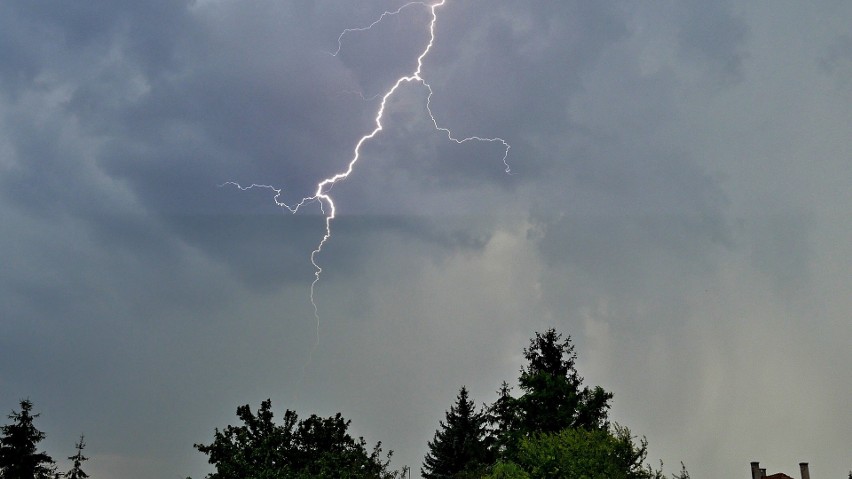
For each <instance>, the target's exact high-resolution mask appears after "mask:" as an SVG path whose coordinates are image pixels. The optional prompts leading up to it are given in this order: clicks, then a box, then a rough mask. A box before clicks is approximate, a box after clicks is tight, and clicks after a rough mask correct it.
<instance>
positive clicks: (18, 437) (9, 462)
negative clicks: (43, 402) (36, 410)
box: [0, 399, 55, 479]
mask: <svg viewBox="0 0 852 479" xmlns="http://www.w3.org/2000/svg"><path fill="white" fill-rule="evenodd" d="M32 408H33V403H32V402H31V401H30V400H29V399H24V400H23V401H21V411H20V412H15V411H12V413H11V414H10V415H9V419H11V420H12V424H8V425H6V426H3V429H2V434H3V435H2V437H0V479H47V478H51V477H53V474H54V473H55V468H54V466H53V464H54V463H53V459H52V458H51V457H50V456H48V455H47V453H45V452H43V451H42V452H38V443H39V442H41V440H42V439H44V437H45V434H44V433H43V432H41V431H39V430H38V429H36V427H35V424H34V423H33V420H34V419H35V418H37V417H38V416H39V415H38V414H33V413H32Z"/></svg>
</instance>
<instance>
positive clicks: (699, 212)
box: [0, 0, 852, 477]
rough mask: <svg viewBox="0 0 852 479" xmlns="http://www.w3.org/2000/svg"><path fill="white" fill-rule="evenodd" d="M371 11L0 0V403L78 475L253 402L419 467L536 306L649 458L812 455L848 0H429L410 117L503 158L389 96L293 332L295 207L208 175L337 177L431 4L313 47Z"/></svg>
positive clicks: (510, 367) (531, 320) (833, 255)
mask: <svg viewBox="0 0 852 479" xmlns="http://www.w3.org/2000/svg"><path fill="white" fill-rule="evenodd" d="M402 3H403V2H390V1H381V2H380V1H369V2H363V1H357V2H339V1H332V0H328V1H298V2H279V1H261V2H252V3H251V4H247V3H244V2H233V1H230V0H198V1H196V2H176V1H175V2H170V1H157V2H143V3H140V2H101V3H91V2H89V3H73V2H72V3H69V2H65V3H57V2H47V1H32V2H24V1H20V2H4V3H2V5H0V27H2V28H0V88H2V91H0V199H2V203H0V222H2V224H3V225H4V226H3V232H2V234H0V250H2V251H3V256H4V260H3V264H2V268H0V304H2V305H3V309H2V311H0V314H2V315H3V317H2V321H0V364H2V365H3V368H2V370H0V399H2V400H3V404H5V406H3V407H7V408H9V407H13V406H14V401H15V400H16V399H18V397H19V396H20V397H23V396H31V397H32V398H33V399H34V400H35V401H36V404H37V406H39V408H40V410H41V411H44V412H45V418H57V419H51V421H54V420H55V421H56V422H48V423H46V424H47V425H49V426H50V428H49V429H48V437H49V439H50V440H52V441H53V440H55V441H56V443H52V444H50V447H51V450H52V451H53V450H56V451H59V450H66V449H67V448H68V445H69V444H71V443H72V441H73V439H74V438H75V437H76V435H77V434H79V433H80V432H81V431H80V429H83V431H82V432H85V433H86V436H87V438H91V444H92V445H91V451H92V456H93V460H92V461H91V464H92V467H93V471H92V472H94V473H93V474H92V475H93V477H97V476H102V477H106V476H109V475H122V476H123V477H160V476H175V475H176V474H177V475H181V477H184V476H186V475H187V474H192V475H193V476H201V475H202V474H203V472H197V471H205V470H206V466H205V465H204V461H203V458H202V457H199V456H200V455H194V452H193V451H192V448H191V444H192V443H194V442H199V441H201V442H203V441H206V440H209V437H210V434H211V433H212V429H213V427H217V426H218V427H222V426H224V425H225V424H228V423H229V422H230V423H233V421H234V418H233V410H234V408H235V407H236V406H237V405H239V404H245V403H247V402H250V403H252V404H253V405H256V404H257V403H258V402H259V401H260V400H262V399H264V398H266V397H270V396H271V397H273V402H274V403H275V405H276V408H277V410H278V411H283V409H284V408H286V407H291V408H296V409H297V410H299V412H300V413H305V414H309V413H314V412H316V413H322V414H325V413H329V414H333V413H334V412H337V411H342V412H344V414H345V415H346V416H347V417H351V418H352V419H353V425H354V426H355V427H356V429H360V431H366V432H367V433H368V439H370V440H371V442H372V441H375V440H383V441H385V443H386V444H388V445H390V446H391V447H393V448H394V449H397V451H398V454H397V455H396V456H395V457H396V458H399V459H400V463H407V464H409V465H413V466H415V470H416V466H417V463H418V461H419V460H420V458H421V457H422V454H423V452H424V448H425V441H426V440H428V439H429V438H430V436H431V433H432V432H433V431H434V428H435V427H436V426H437V421H438V420H439V419H440V417H441V415H442V413H443V411H444V410H445V409H446V408H447V407H448V406H449V403H450V401H451V400H452V397H453V395H454V394H455V392H456V391H457V388H458V387H459V386H460V385H461V384H468V385H469V386H470V387H471V390H472V391H473V392H474V393H475V394H476V397H477V400H478V401H482V402H487V401H490V400H491V399H493V391H494V390H496V388H497V387H498V386H499V382H500V380H502V379H507V380H512V379H513V378H514V376H515V375H516V373H517V370H518V368H519V367H520V366H521V362H522V358H521V355H520V350H521V348H522V347H523V346H524V345H525V344H526V341H527V338H528V337H529V335H530V334H532V332H533V331H534V330H541V329H543V328H545V327H550V326H555V327H557V328H559V329H560V330H563V331H565V332H566V333H567V334H571V335H573V337H574V339H575V341H576V343H577V345H578V351H579V352H580V359H581V361H583V363H582V366H583V368H582V371H583V373H584V375H585V376H586V377H587V378H589V382H590V383H592V384H601V385H603V386H604V387H606V388H607V389H611V390H613V391H615V392H616V398H615V403H614V409H613V413H614V414H615V415H616V416H617V418H618V419H619V420H622V421H624V422H625V423H626V424H627V425H629V426H631V427H633V428H634V430H635V432H637V433H639V434H647V435H648V438H649V440H650V442H651V445H652V455H653V456H654V457H655V458H656V455H657V454H658V451H659V455H660V456H663V457H664V459H665V460H666V461H667V464H677V461H679V460H681V459H684V460H686V462H687V466H688V467H690V470H691V471H693V474H694V475H695V476H700V475H702V474H703V475H712V473H714V471H715V473H717V474H718V473H719V471H723V472H725V473H726V474H727V473H728V472H730V471H738V470H744V469H743V468H744V467H745V466H747V462H748V461H749V460H754V459H760V460H764V459H766V461H767V462H769V456H771V455H773V454H774V455H775V456H773V457H777V456H779V455H782V454H783V455H786V456H789V455H795V454H796V453H797V452H798V451H799V450H802V447H803V446H802V445H801V443H797V442H796V440H795V439H786V440H785V441H786V442H779V441H774V440H773V441H769V440H768V439H767V437H768V438H790V437H793V436H795V435H790V434H789V430H785V429H784V427H782V426H779V425H778V424H780V423H781V422H784V421H779V420H778V417H781V416H784V417H785V418H787V417H789V418H792V419H790V421H792V422H791V424H792V425H793V426H794V427H793V429H790V430H796V429H797V428H802V427H803V428H805V430H812V429H813V430H819V429H822V430H823V433H822V434H820V435H819V436H820V437H830V438H831V440H830V441H828V440H826V442H825V443H824V444H822V443H821V444H820V445H822V446H824V447H823V449H824V450H825V451H831V452H824V453H822V454H823V455H822V456H820V457H821V460H822V461H821V462H822V463H824V464H828V463H830V464H833V465H832V466H831V467H833V468H834V469H837V464H838V460H837V459H836V458H835V459H829V458H828V457H827V456H828V455H829V454H831V453H833V452H834V451H837V450H838V449H836V448H834V447H835V446H836V444H844V443H848V441H846V439H848V438H847V437H846V436H847V435H844V434H845V433H844V432H843V431H840V430H838V429H837V427H836V426H834V425H833V423H836V417H837V416H838V414H841V415H842V411H843V406H844V405H843V404H842V401H841V402H840V403H837V400H836V399H833V398H837V397H847V396H848V394H849V391H848V386H847V384H852V383H850V382H849V381H845V379H844V377H842V375H840V376H838V377H836V378H835V377H831V376H830V375H828V374H820V373H819V371H820V370H826V371H827V370H836V368H832V367H827V365H832V364H834V365H836V364H840V363H843V361H846V360H847V359H848V353H847V352H846V351H847V350H848V348H845V347H844V346H845V345H846V343H848V341H845V339H846V338H847V336H848V327H847V326H848V325H847V324H846V321H845V320H846V319H848V318H847V316H848V314H847V313H848V309H849V307H852V305H850V304H849V303H848V299H847V298H848V297H852V295H848V294H846V293H847V291H846V290H847V289H848V286H845V285H846V283H848V282H845V281H844V279H845V277H846V276H847V275H848V264H847V263H848V261H845V259H844V258H848V257H852V256H850V255H849V254H848V251H846V250H848V247H847V246H846V245H847V244H848V241H845V239H846V238H848V236H849V235H848V234H847V233H848V230H849V224H848V221H847V220H846V218H845V216H844V215H843V214H842V208H841V207H840V205H845V204H848V203H849V202H848V188H846V185H847V184H848V183H849V182H848V181H846V177H847V176H848V169H845V170H844V169H843V168H842V166H844V165H845V163H843V159H844V158H846V157H847V156H848V155H846V153H847V152H848V151H849V147H848V138H847V137H848V135H844V134H843V133H844V131H843V129H842V128H841V127H839V126H838V125H846V124H849V120H850V118H849V109H848V106H847V103H846V102H841V101H837V98H838V96H839V97H841V98H846V95H848V91H847V90H848V84H846V83H844V80H843V78H844V72H846V71H847V70H848V65H849V63H850V62H849V61H848V55H847V54H846V53H845V50H844V48H846V47H847V46H848V43H849V42H848V25H846V23H844V22H842V21H839V20H838V19H842V18H846V17H848V14H845V13H844V11H843V9H842V8H841V7H840V6H837V5H834V6H832V8H831V9H828V7H827V6H824V5H819V6H815V7H813V8H812V7H811V6H809V7H808V8H807V9H805V8H801V11H800V7H798V6H794V5H785V6H784V7H783V8H780V7H775V6H774V4H758V3H751V4H748V5H740V4H737V5H734V4H733V3H731V2H717V3H714V4H712V5H710V4H704V3H699V2H668V3H666V2H659V3H655V4H648V3H634V2H573V1H571V2H552V1H533V2H510V1H507V2H474V1H449V2H447V4H446V5H444V6H443V7H441V8H440V9H439V10H438V15H439V19H438V23H437V25H436V34H437V39H436V42H435V44H434V46H433V49H432V51H431V52H430V54H429V56H428V57H426V58H425V61H424V65H423V71H422V75H423V78H424V79H425V80H426V81H428V82H429V84H430V85H431V86H432V88H433V89H434V96H433V97H432V103H431V107H432V111H433V112H434V114H435V116H436V120H437V122H438V124H439V125H441V126H443V127H447V128H450V129H452V130H453V133H454V135H455V136H456V137H460V138H463V137H467V136H470V135H477V136H481V137H500V138H504V139H505V140H506V141H508V142H509V143H510V144H511V145H512V149H511V151H510V154H509V157H508V162H509V163H510V165H511V166H512V170H513V174H512V175H507V174H506V173H504V171H503V169H504V165H503V164H502V162H501V158H502V154H503V149H502V145H501V144H499V143H496V142H490V143H486V142H469V143H465V144H464V145H457V144H454V143H452V142H450V141H448V140H447V138H446V135H444V134H443V133H441V132H436V131H434V126H433V125H432V122H431V119H430V118H428V115H427V114H426V111H425V103H426V97H427V92H426V90H425V88H423V87H422V86H421V85H418V84H416V83H415V84H407V85H404V86H403V87H402V88H401V89H400V90H399V91H398V92H397V95H395V96H394V97H393V98H392V99H390V101H389V102H388V104H387V109H386V111H385V117H384V119H385V129H384V131H382V132H381V133H380V134H378V135H377V136H376V138H374V139H373V140H372V141H370V142H368V143H367V144H365V145H364V147H363V149H362V151H361V154H362V158H361V161H360V162H359V164H358V167H357V168H356V169H355V171H354V172H353V174H352V176H351V177H350V178H349V179H348V180H346V181H342V182H340V183H339V184H336V185H335V187H334V189H333V191H332V193H333V195H334V198H335V200H336V201H337V204H338V210H337V214H338V218H337V220H335V222H334V223H333V229H334V237H333V239H332V240H331V241H330V242H329V243H327V244H326V245H325V247H324V249H323V252H322V254H320V255H319V256H318V258H317V260H318V263H319V264H320V265H321V266H322V267H323V276H322V280H321V281H320V283H319V284H318V286H317V288H316V291H315V293H316V299H317V306H318V311H319V314H320V322H319V324H317V323H316V322H315V319H314V316H313V308H312V305H311V303H310V301H309V298H308V292H309V288H310V281H311V280H312V279H313V278H314V276H313V273H314V269H313V266H312V265H311V264H310V251H312V250H313V248H314V247H315V246H316V244H317V242H318V241H319V239H320V238H321V237H322V233H323V217H322V216H321V214H320V211H319V207H318V205H316V204H313V205H309V206H308V207H307V208H306V209H305V210H304V212H302V213H300V214H298V215H291V214H290V213H289V212H288V211H286V210H282V209H281V208H278V207H276V206H275V205H274V203H273V195H274V193H273V192H272V191H271V190H269V189H255V190H250V191H240V190H239V189H237V188H235V187H231V186H228V185H225V186H222V187H219V185H222V183H224V182H226V181H229V180H233V181H238V182H240V183H242V184H251V183H264V184H270V185H273V186H275V187H277V188H282V198H283V199H285V200H287V201H289V202H293V201H295V200H298V199H300V198H302V197H303V196H305V195H310V194H312V193H313V192H314V189H315V188H316V184H317V181H319V179H321V178H323V177H325V176H327V175H330V174H332V173H334V172H338V171H341V170H342V169H343V168H344V167H345V165H346V163H347V162H348V161H349V160H350V159H351V155H352V154H353V148H354V145H355V142H356V141H357V140H358V139H359V138H360V137H361V136H362V135H364V134H366V133H369V132H370V131H372V129H373V128H374V127H375V123H374V115H375V113H376V111H377V108H378V102H379V100H378V99H377V98H372V99H371V98H370V97H371V96H372V95H375V94H377V93H380V92H381V91H382V90H383V89H384V88H387V86H388V85H389V84H391V82H392V81H394V79H395V78H396V77H397V76H398V75H401V74H404V73H410V72H411V71H412V70H413V68H414V61H413V60H414V58H412V55H416V54H417V53H419V51H420V50H419V49H420V48H422V46H423V45H422V43H423V41H424V40H425V39H426V34H427V30H426V29H425V25H424V20H426V19H428V12H427V11H426V9H425V8H423V7H422V6H419V5H412V6H410V7H407V8H406V9H404V10H403V11H402V12H401V13H400V14H399V15H396V16H393V17H388V18H387V19H386V21H385V22H383V23H382V24H380V25H377V28H376V29H375V31H371V32H355V31H353V32H351V33H348V34H347V35H346V36H345V37H344V39H343V49H342V50H341V52H340V54H339V55H338V56H337V57H334V56H331V55H329V52H333V51H334V50H335V49H336V48H337V40H338V35H339V34H340V32H341V31H343V29H345V28H355V27H361V26H365V25H369V24H370V22H372V21H373V20H375V19H376V18H377V15H378V14H379V13H380V12H382V11H386V10H394V9H396V8H397V7H399V6H400V5H401V4H402ZM822 8H826V10H823V9H822ZM823 24H824V25H823ZM817 25H818V26H819V28H816V26H817ZM832 25H833V26H832ZM823 26H825V27H826V30H825V31H824V32H823ZM388 38H390V39H391V40H390V41H388ZM779 42H781V43H779ZM779 44H780V45H783V46H784V47H783V51H779V49H780V48H782V47H778V45H779ZM415 58H416V57H415ZM797 62H798V63H797ZM803 64H807V65H809V66H813V65H819V66H820V68H821V69H818V68H809V69H805V70H803V69H801V65H803ZM811 70H813V71H811ZM825 74H828V75H829V76H830V77H831V78H830V79H827V80H826V78H827V77H826V75H825ZM832 79H833V80H832ZM819 81H824V84H820V83H819ZM832 81H834V84H833V85H832V84H831V83H832ZM847 83H848V82H847ZM832 88H833V89H832ZM363 97H366V99H364V98H363ZM827 111H828V112H830V113H826V112H827ZM803 158H807V161H802V159H803ZM782 200H783V201H782ZM844 261H845V262H844ZM799 317H801V318H809V319H810V318H815V319H813V321H814V322H813V323H811V322H807V321H804V320H801V319H798V318H799ZM815 325H818V327H817V326H815ZM317 327H318V329H319V331H320V345H319V346H318V347H317V349H316V350H315V351H314V353H313V356H311V355H310V348H311V346H312V345H313V343H314V340H315V334H316V330H317ZM823 331H824V332H823ZM776 345H780V346H779V347H775V346H776ZM309 357H312V361H309V360H308V358H309ZM838 374H839V373H838ZM790 375H794V376H795V377H796V378H803V379H801V380H802V381H803V383H805V384H807V385H808V386H809V387H811V391H812V393H804V392H801V391H799V392H797V391H795V390H794V389H793V388H790V386H789V385H790V384H791V381H790V377H792V376H790ZM753 391H759V392H756V393H755V394H753V395H750V394H747V393H748V392H753ZM805 396H807V397H805ZM805 400H807V401H808V404H815V405H816V406H814V407H809V408H807V411H808V414H807V415H802V414H800V411H801V410H802V407H801V404H804V401H805ZM649 404H651V405H653V406H652V407H649V406H648V405H649ZM753 417H754V418H753ZM785 421H786V419H785ZM684 425H685V426H684ZM746 425H748V428H747V427H746ZM767 427H769V428H770V429H771V434H768V435H764V434H762V433H761V429H765V428H767ZM752 429H753V430H752ZM127 431H132V432H133V434H132V436H131V435H128V434H127ZM360 431H359V432H360ZM693 431H700V432H701V434H699V435H701V436H704V437H700V438H697V437H695V436H696V434H695V433H693ZM705 432H706V433H705ZM816 436H817V435H814V437H816ZM732 437H735V438H740V439H730V438H732ZM742 438H747V440H746V439H742ZM770 442H771V444H770ZM810 442H812V443H813V444H814V446H813V447H814V448H815V449H814V450H816V447H817V446H816V445H817V443H819V441H810ZM66 443H67V444H66ZM684 444H686V445H687V446H684ZM754 444H760V445H761V448H762V449H759V450H758V449H756V448H755V447H754ZM53 446H56V447H57V448H56V449H54V448H53ZM808 447H810V446H808ZM63 448H64V449H63ZM653 448H658V449H653ZM88 450H89V449H87V451H88ZM772 450H776V451H775V452H772ZM752 454H754V455H753V456H752ZM57 456H60V457H61V454H57ZM745 456H748V457H745ZM797 459H798V458H797ZM804 459H807V458H804ZM831 461H834V462H831ZM770 467H772V466H770ZM773 469H774V467H773ZM782 470H783V469H782ZM838 470H839V469H838ZM787 472H790V471H787ZM841 472H843V471H841ZM134 474H135V476H134ZM727 475H733V473H731V474H727Z"/></svg>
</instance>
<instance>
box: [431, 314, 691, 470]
mask: <svg viewBox="0 0 852 479" xmlns="http://www.w3.org/2000/svg"><path fill="white" fill-rule="evenodd" d="M524 358H525V359H526V361H527V364H526V365H525V366H524V367H523V368H521V374H520V377H519V378H518V387H519V389H520V395H519V396H518V397H514V396H513V395H512V394H511V392H512V391H511V390H512V388H511V387H510V386H509V384H508V383H507V382H505V381H504V382H503V384H502V385H501V386H500V389H499V390H498V391H497V400H496V401H495V402H494V403H493V404H491V405H488V406H483V407H482V408H481V409H478V408H476V407H475V406H474V402H473V401H472V400H471V399H470V398H469V397H468V392H467V389H466V388H465V387H462V388H461V390H460V391H459V394H458V396H457V397H456V400H455V403H454V404H453V405H452V406H451V407H450V409H449V411H447V413H446V417H445V419H444V421H441V422H440V424H439V429H438V430H437V431H436V432H435V436H434V438H433V439H432V441H430V442H429V444H428V448H429V451H428V453H427V454H426V458H425V460H424V461H423V466H422V467H421V469H420V472H421V474H422V475H423V477H424V478H426V479H445V478H458V479H473V478H477V479H479V478H488V479H498V478H501V479H509V478H512V479H533V478H535V479H538V478H541V479H545V478H588V479H662V478H664V475H663V473H662V471H661V470H655V469H653V468H652V467H651V466H650V465H648V464H646V461H645V460H646V457H647V442H646V441H645V440H644V439H641V440H639V441H638V442H637V441H636V440H635V438H634V437H633V436H632V435H631V433H630V430H629V429H627V428H626V427H622V426H619V425H617V424H611V423H610V422H609V420H608V411H609V408H610V400H611V399H612V393H609V392H607V391H605V390H604V389H603V388H602V387H600V386H596V387H591V388H590V387H586V386H583V378H582V377H581V376H580V375H579V374H578V372H577V369H576V368H575V361H576V358H577V355H576V353H575V352H574V346H573V345H572V344H571V338H570V337H566V338H564V339H563V338H562V336H561V335H560V334H559V333H557V332H556V331H555V330H553V329H550V330H548V331H546V332H545V333H543V334H540V333H536V334H535V337H533V338H532V339H531V340H530V344H529V347H528V348H526V349H524ZM683 474H686V472H685V470H683V471H682V474H681V476H682V475H683Z"/></svg>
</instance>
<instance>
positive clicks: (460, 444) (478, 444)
mask: <svg viewBox="0 0 852 479" xmlns="http://www.w3.org/2000/svg"><path fill="white" fill-rule="evenodd" d="M485 426H486V417H485V414H484V413H482V412H478V411H477V410H476V408H475V407H474V404H473V401H471V400H470V399H469V398H468V393H467V388H466V387H464V386H462V388H461V389H460V390H459V394H458V397H457V398H456V402H455V404H454V405H452V406H450V410H449V411H447V413H446V422H444V421H441V422H440V429H438V430H437V431H436V432H435V437H434V438H433V439H432V440H431V441H429V444H428V446H429V452H428V453H427V454H426V458H425V459H424V461H423V467H421V469H420V473H421V474H422V475H423V477H424V478H426V479H445V478H462V477H471V478H472V477H477V478H478V477H480V474H479V473H480V472H481V470H482V469H484V467H485V466H487V465H488V464H489V463H490V462H491V457H490V454H489V451H488V446H487V443H486V430H485Z"/></svg>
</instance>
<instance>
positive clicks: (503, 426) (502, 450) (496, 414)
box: [486, 381, 518, 457]
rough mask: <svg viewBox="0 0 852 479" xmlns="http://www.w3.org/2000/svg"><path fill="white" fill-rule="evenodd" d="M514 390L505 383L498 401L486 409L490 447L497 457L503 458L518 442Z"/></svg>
mask: <svg viewBox="0 0 852 479" xmlns="http://www.w3.org/2000/svg"><path fill="white" fill-rule="evenodd" d="M511 392H512V388H511V386H509V383H507V382H506V381H503V383H502V384H501V385H500V389H498V390H497V400H496V401H494V404H492V405H490V406H488V408H487V409H486V419H487V422H488V426H489V431H488V433H489V437H488V446H489V448H490V449H491V451H492V453H493V454H495V455H496V456H497V457H502V456H503V455H504V454H506V453H507V452H509V451H508V450H509V449H510V448H511V447H512V445H513V444H514V443H515V441H516V437H515V436H516V435H517V434H516V432H517V430H518V407H517V399H515V398H514V397H512V394H511Z"/></svg>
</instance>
